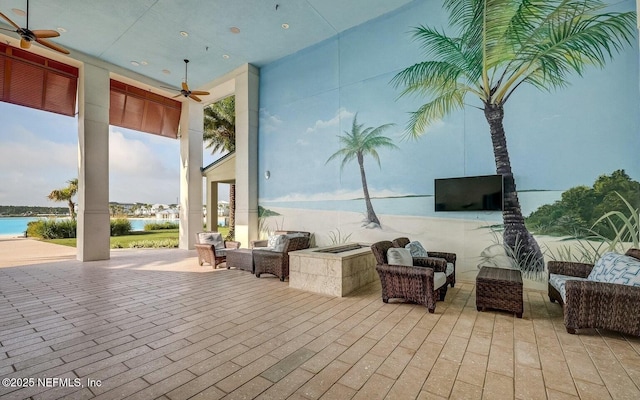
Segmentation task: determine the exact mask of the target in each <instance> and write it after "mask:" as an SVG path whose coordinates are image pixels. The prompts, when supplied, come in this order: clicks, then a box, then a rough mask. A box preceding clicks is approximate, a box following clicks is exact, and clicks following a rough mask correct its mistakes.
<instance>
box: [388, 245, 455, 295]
mask: <svg viewBox="0 0 640 400" xmlns="http://www.w3.org/2000/svg"><path fill="white" fill-rule="evenodd" d="M410 242H411V241H410V240H409V238H406V237H399V238H397V239H394V240H393V241H392V243H393V246H394V247H405V246H406V245H408V244H409V243H410ZM427 253H429V257H437V258H444V259H445V260H447V262H448V263H450V264H452V265H453V270H452V271H447V272H448V273H447V283H448V284H449V285H451V287H454V286H455V285H456V254H455V253H445V252H442V251H431V250H427Z"/></svg>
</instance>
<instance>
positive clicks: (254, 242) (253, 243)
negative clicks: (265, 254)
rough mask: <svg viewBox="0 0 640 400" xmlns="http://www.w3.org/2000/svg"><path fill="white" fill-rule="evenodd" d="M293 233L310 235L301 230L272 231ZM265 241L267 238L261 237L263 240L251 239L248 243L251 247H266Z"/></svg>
mask: <svg viewBox="0 0 640 400" xmlns="http://www.w3.org/2000/svg"><path fill="white" fill-rule="evenodd" d="M293 233H301V234H302V235H304V236H309V237H310V236H311V233H309V232H303V231H275V232H273V234H274V235H291V234H293ZM267 243H268V240H267V239H263V240H252V241H251V243H250V245H251V248H252V249H257V248H260V247H267Z"/></svg>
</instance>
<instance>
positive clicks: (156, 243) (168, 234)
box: [45, 227, 229, 249]
mask: <svg viewBox="0 0 640 400" xmlns="http://www.w3.org/2000/svg"><path fill="white" fill-rule="evenodd" d="M218 232H220V233H222V236H223V237H224V236H226V235H227V234H228V233H229V228H228V227H218ZM178 235H179V233H178V229H161V230H157V231H134V232H131V234H129V235H124V236H111V238H110V239H109V242H110V243H111V246H110V247H111V248H112V249H119V248H124V249H128V248H130V247H136V248H143V247H149V248H158V247H178ZM76 241H77V240H76V239H75V238H71V239H50V240H45V242H49V243H55V244H61V245H64V246H70V247H76Z"/></svg>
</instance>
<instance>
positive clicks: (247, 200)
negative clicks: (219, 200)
mask: <svg viewBox="0 0 640 400" xmlns="http://www.w3.org/2000/svg"><path fill="white" fill-rule="evenodd" d="M259 84H260V70H258V68H256V67H254V66H252V65H247V66H246V69H244V70H241V71H239V73H238V74H237V75H236V77H235V95H236V234H235V239H236V240H237V241H240V242H241V243H242V244H243V246H244V245H245V244H248V243H249V242H250V241H251V240H254V239H257V238H258V111H259V110H258V107H259V101H258V100H259V99H258V97H259Z"/></svg>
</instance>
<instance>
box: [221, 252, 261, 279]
mask: <svg viewBox="0 0 640 400" xmlns="http://www.w3.org/2000/svg"><path fill="white" fill-rule="evenodd" d="M231 267H233V268H235V269H241V270H244V271H249V272H251V273H252V274H253V273H255V266H254V265H253V252H252V250H251V249H234V250H227V269H229V268H231Z"/></svg>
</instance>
